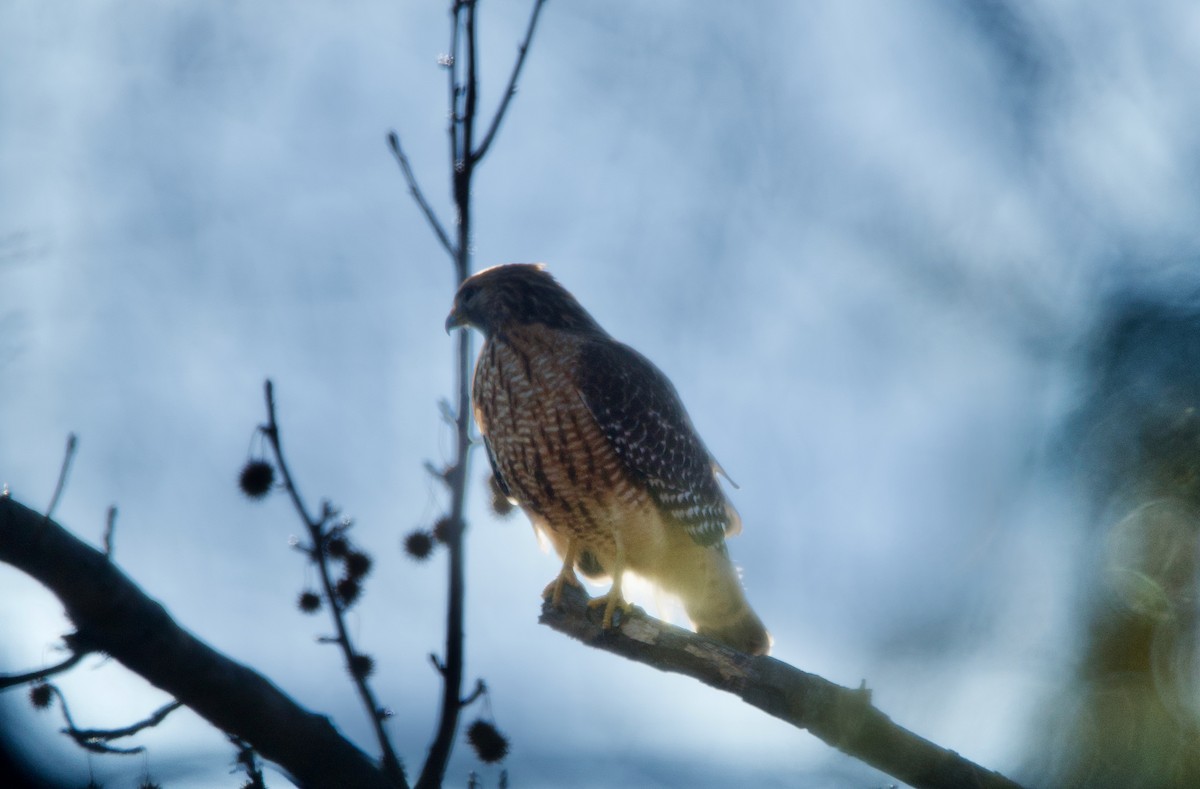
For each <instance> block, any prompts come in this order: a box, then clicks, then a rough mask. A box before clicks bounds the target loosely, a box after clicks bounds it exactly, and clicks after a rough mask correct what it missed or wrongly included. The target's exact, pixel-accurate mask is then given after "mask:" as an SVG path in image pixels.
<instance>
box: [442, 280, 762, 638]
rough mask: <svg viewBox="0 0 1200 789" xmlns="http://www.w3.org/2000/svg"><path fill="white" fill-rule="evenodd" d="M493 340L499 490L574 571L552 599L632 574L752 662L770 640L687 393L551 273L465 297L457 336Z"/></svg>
mask: <svg viewBox="0 0 1200 789" xmlns="http://www.w3.org/2000/svg"><path fill="white" fill-rule="evenodd" d="M458 326H474V327H476V328H477V329H479V330H480V331H482V332H483V334H484V337H485V338H486V340H485V342H484V344H483V348H482V349H481V350H480V352H479V361H478V362H477V363H476V365H475V381H474V385H473V387H472V401H473V403H474V407H475V421H476V423H477V424H478V425H479V431H480V432H481V433H482V434H483V438H484V443H485V444H486V446H487V453H488V459H489V460H490V461H491V463H492V470H493V471H494V473H495V475H496V480H497V482H498V483H499V485H500V487H501V489H502V490H503V491H504V493H505V495H507V496H508V497H509V498H510V499H512V500H513V501H514V502H515V503H516V504H519V505H520V506H521V508H522V509H523V510H525V512H526V514H528V515H529V519H530V520H531V521H532V522H533V525H534V527H535V528H536V529H538V530H540V531H541V532H543V533H544V534H545V535H546V536H547V537H548V538H549V540H550V542H551V543H552V544H553V545H554V547H555V549H556V550H557V551H558V553H559V555H560V556H561V557H562V559H563V567H562V571H561V572H560V573H559V575H558V577H557V578H556V579H555V580H554V581H553V582H552V583H551V584H550V586H548V587H547V588H546V593H547V594H550V595H552V600H553V602H555V603H557V602H558V599H559V596H560V595H561V592H562V585H563V584H564V583H569V584H574V585H578V584H579V579H578V577H577V576H576V575H575V570H576V568H578V569H579V570H580V571H581V572H583V573H584V574H585V575H588V576H592V577H596V576H611V578H612V588H611V589H610V590H609V592H608V594H607V595H605V596H604V597H601V598H598V599H596V600H593V601H592V603H593V604H603V605H604V606H605V611H604V626H605V627H611V626H612V619H613V614H614V612H615V611H616V610H617V609H619V608H624V607H625V606H626V605H627V603H626V602H625V600H624V598H623V597H622V594H621V575H622V573H623V572H624V571H625V570H626V569H628V570H630V571H632V572H635V573H637V574H638V575H640V576H642V577H644V578H647V579H649V580H650V581H652V582H654V583H656V584H658V585H659V586H660V587H661V588H662V589H664V590H665V591H667V592H668V593H671V594H674V595H678V596H679V598H680V599H681V600H682V601H683V605H684V608H685V610H686V611H687V615H688V617H689V618H690V619H691V620H692V622H693V623H694V624H695V626H696V630H697V632H699V633H701V634H702V635H707V636H710V637H712V638H715V639H717V640H718V641H722V642H724V643H726V644H728V645H729V646H731V647H733V648H735V649H739V650H741V651H743V652H748V653H751V654H765V653H766V652H767V650H768V649H769V648H770V637H769V636H768V635H767V631H766V629H765V628H764V627H763V624H762V622H761V621H760V620H759V618H758V617H757V616H756V615H755V613H754V611H752V610H751V609H750V605H749V604H748V603H747V602H746V598H745V596H744V595H743V593H742V586H741V583H740V581H739V580H738V574H737V570H736V569H735V568H734V566H733V563H732V562H730V560H729V552H728V551H727V550H726V548H725V537H726V535H730V534H736V533H737V532H738V531H739V530H740V529H741V520H740V518H739V517H738V514H737V511H736V510H734V508H733V506H732V505H731V504H730V503H729V501H728V500H726V498H725V494H724V493H723V492H722V491H721V486H720V484H719V483H718V481H717V473H718V472H719V471H720V467H719V466H718V465H717V463H716V461H715V460H713V457H712V455H710V454H709V452H708V449H706V448H705V446H704V442H702V441H701V440H700V437H699V436H697V435H696V431H695V428H693V427H692V422H691V420H690V419H689V418H688V415H687V411H685V410H684V408H683V403H681V402H680V400H679V395H678V394H676V392H675V387H673V386H672V385H671V382H670V381H669V380H667V377H666V376H665V375H663V373H662V372H661V371H660V370H659V369H658V368H657V367H655V366H654V365H653V364H651V363H650V362H649V361H648V360H647V359H646V357H644V356H642V355H641V354H640V353H638V352H637V351H635V350H633V349H632V348H630V347H628V346H627V345H623V344H621V343H619V342H617V341H616V340H614V339H613V338H612V337H611V336H609V334H608V332H606V331H604V329H602V328H600V325H599V324H598V323H596V321H595V320H594V319H593V318H592V316H591V315H589V314H588V313H587V311H586V310H585V309H584V308H583V307H582V306H580V304H579V302H578V301H576V300H575V297H574V296H572V295H571V294H570V293H568V292H567V290H566V289H565V288H563V287H562V286H561V285H559V284H558V282H557V281H555V279H554V278H553V277H551V276H550V274H549V273H547V272H546V271H545V270H544V268H543V267H542V266H541V265H525V264H514V265H507V266H496V267H495V268H490V269H487V270H486V271H481V272H479V273H478V274H476V275H474V276H473V277H471V278H470V279H468V280H467V281H466V282H464V283H463V284H462V287H460V288H459V290H458V293H457V294H456V295H455V297H454V307H453V309H452V310H451V311H450V315H449V317H447V318H446V329H447V331H449V330H450V329H452V328H455V327H458Z"/></svg>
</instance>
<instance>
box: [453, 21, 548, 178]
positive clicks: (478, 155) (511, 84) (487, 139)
mask: <svg viewBox="0 0 1200 789" xmlns="http://www.w3.org/2000/svg"><path fill="white" fill-rule="evenodd" d="M545 4H546V0H535V2H534V4H533V13H532V14H530V16H529V26H528V27H527V28H526V29H525V38H524V39H523V40H522V41H521V44H520V46H518V47H517V60H516V62H515V63H514V64H513V70H512V75H511V76H510V77H509V78H508V86H507V87H505V89H504V98H502V99H501V100H500V106H499V107H497V108H496V114H495V115H494V116H493V117H492V123H491V125H490V126H489V127H488V130H487V133H486V134H484V135H483V140H482V141H480V143H479V147H478V148H476V149H475V151H474V152H473V153H471V158H472V159H473V160H475V161H479V160H480V159H482V158H483V157H484V155H486V154H487V152H488V148H490V147H491V145H492V139H493V138H495V136H496V131H497V130H498V129H499V128H500V122H501V121H503V120H504V114H505V113H506V112H508V103H509V102H510V101H512V97H513V96H514V95H516V93H517V78H518V77H520V76H521V67H522V66H524V65H525V54H526V53H527V52H528V51H529V44H530V42H531V41H533V31H534V30H536V29H537V23H538V15H539V14H541V13H542V6H543V5H545Z"/></svg>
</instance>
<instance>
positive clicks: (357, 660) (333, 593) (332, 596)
mask: <svg viewBox="0 0 1200 789" xmlns="http://www.w3.org/2000/svg"><path fill="white" fill-rule="evenodd" d="M264 389H265V394H266V401H267V424H266V425H264V426H263V428H262V431H263V433H264V434H265V435H266V437H267V440H268V441H269V442H270V444H271V449H272V450H273V451H274V453H275V461H276V463H277V464H278V466H279V474H280V476H282V477H283V485H284V487H285V488H286V489H287V491H288V493H289V494H290V496H291V499H292V503H293V505H295V508H296V512H297V513H298V514H299V515H300V519H301V520H303V521H304V525H305V526H306V527H307V529H308V536H309V540H311V542H312V544H311V546H310V548H309V553H310V556H311V557H312V560H313V563H314V564H315V565H316V566H317V571H318V573H319V574H320V576H321V585H322V587H323V588H324V591H325V599H326V600H327V601H328V603H329V609H330V612H331V615H332V617H333V624H334V627H335V628H336V629H337V637H336V638H335V639H333V641H334V642H335V643H336V644H337V645H338V646H339V647H340V648H341V650H342V656H343V658H344V659H345V662H346V670H347V671H348V672H349V674H350V679H351V681H353V682H354V687H355V688H356V689H357V690H358V695H359V698H361V699H362V703H363V706H365V707H366V708H367V715H368V716H369V717H370V718H371V723H372V726H373V728H374V730H375V738H376V740H377V741H378V742H379V750H380V752H381V753H382V755H383V768H384V771H385V772H386V773H387V774H388V775H389V776H390V777H391V778H392V780H393V782H395V784H396V785H397V786H407V785H408V780H407V778H405V775H404V766H403V764H402V763H401V762H400V758H399V757H398V756H397V755H396V750H395V748H393V747H392V742H391V739H390V738H389V737H388V735H387V731H386V730H385V729H384V727H383V721H384V719H385V718H386V717H387V716H386V714H385V713H384V711H383V707H382V706H380V704H379V702H377V701H376V700H375V693H374V691H372V690H371V686H370V684H369V683H368V681H367V674H368V673H369V672H368V671H367V670H364V669H363V668H362V665H363V661H364V656H362V655H360V653H359V652H358V651H357V650H356V649H355V648H354V644H353V643H352V642H351V640H350V632H349V631H348V630H347V629H346V618H345V615H344V614H345V607H346V605H347V604H346V603H345V602H344V598H345V595H344V594H339V592H338V590H337V589H336V588H335V585H334V582H333V578H332V577H331V575H330V573H329V558H328V554H327V552H326V550H325V546H326V542H327V541H328V538H329V533H328V530H327V529H326V526H327V524H328V523H329V521H330V520H331V519H332V518H333V517H334V515H335V513H334V512H333V510H332V509H331V508H330V506H329V505H328V504H326V505H325V506H324V507H323V508H322V512H321V517H320V518H314V517H313V516H312V515H310V514H309V512H308V509H307V508H306V507H305V506H304V500H303V499H302V498H301V496H300V490H299V488H298V487H297V486H296V483H295V480H294V479H293V477H292V473H291V471H290V470H289V469H288V465H287V461H286V460H285V459H284V456H283V445H282V439H281V438H280V431H279V422H278V421H277V419H276V416H275V389H274V387H273V386H272V384H271V382H270V381H269V380H268V381H267V382H266V384H265V386H264Z"/></svg>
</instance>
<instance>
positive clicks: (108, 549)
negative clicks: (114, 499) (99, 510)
mask: <svg viewBox="0 0 1200 789" xmlns="http://www.w3.org/2000/svg"><path fill="white" fill-rule="evenodd" d="M116 531H117V507H116V505H113V506H111V507H109V508H108V517H107V518H105V519H104V555H105V556H107V557H108V558H109V559H110V560H111V559H112V558H113V545H114V543H113V540H114V539H115V538H116Z"/></svg>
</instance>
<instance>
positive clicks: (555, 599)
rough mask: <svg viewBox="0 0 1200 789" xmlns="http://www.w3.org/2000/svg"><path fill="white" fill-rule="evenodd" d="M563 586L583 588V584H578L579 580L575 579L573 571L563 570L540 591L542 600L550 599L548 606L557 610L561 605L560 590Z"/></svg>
mask: <svg viewBox="0 0 1200 789" xmlns="http://www.w3.org/2000/svg"><path fill="white" fill-rule="evenodd" d="M564 585H570V586H574V587H575V588H577V589H582V588H583V584H581V583H580V582H579V578H578V577H576V575H575V572H574V570H570V571H566V570H564V571H563V572H561V573H559V574H558V576H557V577H556V578H555V579H554V580H553V581H551V582H550V583H549V584H547V586H546V588H545V589H543V590H542V599H543V600H544V599H546V598H550V605H552V606H554V607H555V608H558V607H559V605H561V604H562V590H563V586H564Z"/></svg>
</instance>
